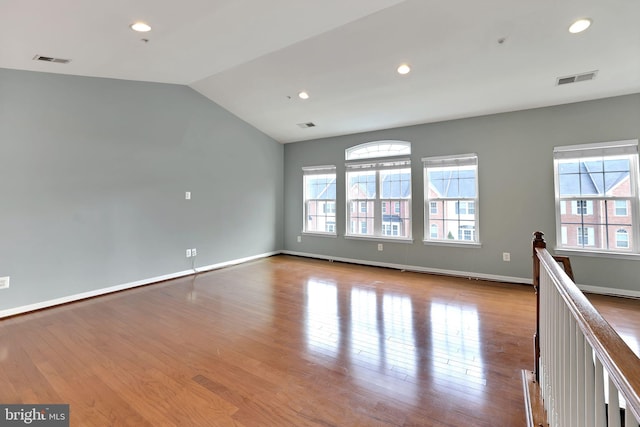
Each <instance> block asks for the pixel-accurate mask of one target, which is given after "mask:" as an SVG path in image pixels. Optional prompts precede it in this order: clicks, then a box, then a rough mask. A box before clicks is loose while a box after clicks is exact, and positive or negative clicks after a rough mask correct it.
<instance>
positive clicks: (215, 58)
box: [0, 0, 640, 143]
mask: <svg viewBox="0 0 640 427" xmlns="http://www.w3.org/2000/svg"><path fill="white" fill-rule="evenodd" d="M580 17H590V18H591V19H592V20H593V25H592V26H591V28H589V29H588V30H587V31H585V32H584V33H581V34H570V33H569V32H568V31H567V28H568V26H569V24H570V23H571V22H572V21H574V20H575V19H576V18H580ZM639 19H640V1H638V0H536V1H530V0H484V1H477V0H449V1H442V0H438V1H436V0H405V1H402V0H323V1H317V0H268V1H266V0H181V1H175V0H109V1H104V0H93V1H87V0H56V1H51V0H1V1H0V67H3V68H13V69H21V70H33V71H46V72H53V73H64V74H73V75H84V76H96V77H109V78H117V79H128V80H142V81H152V82H165V83H176V84H183V85H189V86H191V87H192V88H193V89H195V90H197V91H198V92H200V93H202V94H203V95H204V96H206V97H208V98H210V99H211V100H213V101H215V102H216V103H218V104H219V105H221V106H222V107H224V108H226V109H227V110H229V111H231V112H232V113H234V114H235V115H237V116H238V117H240V118H241V119H243V120H245V121H246V122H248V123H250V124H251V125H253V126H255V127H256V128H258V129H260V130H261V131H263V132H264V133H266V134H268V135H270V136H271V137H273V138H275V139H276V140H278V141H280V142H283V143H285V142H293V141H301V140H307V139H314V138H320V137H326V136H334V135H342V134H349V133H355V132H362V131H369V130H375V129H383V128H390V127H396V126H403V125H410V124H418V123H428V122H435V121H441V120H447V119H454V118H462V117H470V116H478V115H482V114H490V113H497V112H504V111H513V110H520V109H526V108H533V107H541V106H547V105H556V104H563V103H568V102H576V101H583V100H589V99H597V98H603V97H608V96H615V95H622V94H629V93H638V92H640V22H638V20H639ZM136 20H143V21H146V22H148V23H149V24H150V25H151V26H152V27H153V29H152V31H151V32H149V33H146V34H140V33H135V32H133V31H132V30H130V29H129V24H131V23H132V22H134V21H136ZM142 38H148V39H149V41H148V43H145V42H143V41H141V39H142ZM499 39H504V42H503V43H498V40H499ZM36 54H39V55H43V56H51V57H58V58H68V59H71V60H72V61H71V63H69V64H66V65H64V64H56V63H45V62H40V61H34V60H32V58H33V57H34V55H36ZM401 62H407V63H409V64H411V66H412V72H411V73H410V74H409V75H406V76H400V75H398V74H397V73H396V71H395V69H396V67H397V66H398V65H399V64H400V63H401ZM594 70H598V73H597V76H596V78H595V79H594V80H593V81H587V82H580V83H575V84H570V85H566V86H556V85H555V82H556V78H557V77H561V76H567V75H572V74H579V73H583V72H589V71H594ZM301 90H306V91H307V92H309V94H310V95H311V98H310V99H308V100H306V101H303V100H301V99H299V98H298V97H297V93H298V92H299V91H301ZM305 122H314V123H315V124H316V126H315V127H313V128H308V129H302V128H300V127H299V126H297V123H305Z"/></svg>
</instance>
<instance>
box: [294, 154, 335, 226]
mask: <svg viewBox="0 0 640 427" xmlns="http://www.w3.org/2000/svg"><path fill="white" fill-rule="evenodd" d="M302 175H303V177H304V220H303V222H302V224H303V230H302V231H303V232H305V233H319V234H329V235H334V236H335V235H336V167H335V166H311V167H303V168H302Z"/></svg>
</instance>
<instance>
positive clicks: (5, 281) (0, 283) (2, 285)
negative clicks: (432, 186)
mask: <svg viewBox="0 0 640 427" xmlns="http://www.w3.org/2000/svg"><path fill="white" fill-rule="evenodd" d="M8 287H9V276H7V277H0V289H7V288H8Z"/></svg>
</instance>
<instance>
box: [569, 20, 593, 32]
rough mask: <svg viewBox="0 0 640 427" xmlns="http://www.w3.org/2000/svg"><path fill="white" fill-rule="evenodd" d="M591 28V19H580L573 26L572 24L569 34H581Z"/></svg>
mask: <svg viewBox="0 0 640 427" xmlns="http://www.w3.org/2000/svg"><path fill="white" fill-rule="evenodd" d="M590 26H591V19H588V18H582V19H578V20H577V21H575V22H574V23H573V24H571V26H570V27H569V32H570V33H571V34H577V33H581V32H583V31H584V30H586V29H587V28H589V27H590Z"/></svg>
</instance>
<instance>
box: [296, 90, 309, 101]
mask: <svg viewBox="0 0 640 427" xmlns="http://www.w3.org/2000/svg"><path fill="white" fill-rule="evenodd" d="M298 98H300V99H309V94H308V93H307V92H305V91H302V92H300V93H299V94H298Z"/></svg>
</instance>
